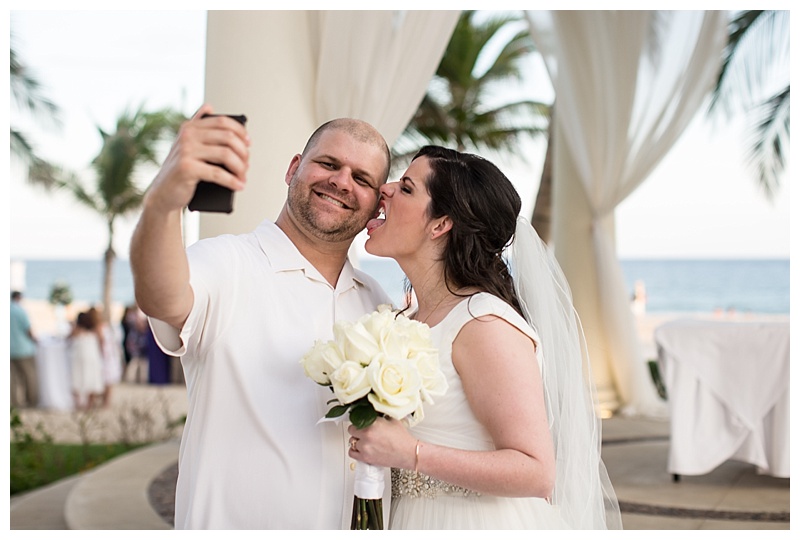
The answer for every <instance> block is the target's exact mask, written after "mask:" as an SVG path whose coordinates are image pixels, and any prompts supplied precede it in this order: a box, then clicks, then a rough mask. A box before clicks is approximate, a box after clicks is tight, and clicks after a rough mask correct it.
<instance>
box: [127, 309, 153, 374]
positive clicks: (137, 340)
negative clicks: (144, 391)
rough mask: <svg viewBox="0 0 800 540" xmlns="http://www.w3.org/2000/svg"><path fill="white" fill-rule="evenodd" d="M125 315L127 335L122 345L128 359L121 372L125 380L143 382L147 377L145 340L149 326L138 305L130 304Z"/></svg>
mask: <svg viewBox="0 0 800 540" xmlns="http://www.w3.org/2000/svg"><path fill="white" fill-rule="evenodd" d="M132 308H133V309H131V310H130V311H129V312H128V313H127V314H126V315H125V319H124V320H125V321H126V324H125V326H127V335H126V336H125V338H124V339H125V341H124V342H123V345H124V347H125V352H126V354H127V355H128V356H129V357H130V361H129V362H128V365H127V366H126V368H125V371H124V373H123V379H124V380H125V381H126V382H133V383H145V382H147V379H148V374H147V371H148V369H147V368H148V365H147V342H148V336H149V334H150V327H149V326H148V325H147V318H146V317H145V315H144V313H142V310H141V309H139V306H136V305H134V306H132Z"/></svg>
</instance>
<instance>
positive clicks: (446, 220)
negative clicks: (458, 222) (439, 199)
mask: <svg viewBox="0 0 800 540" xmlns="http://www.w3.org/2000/svg"><path fill="white" fill-rule="evenodd" d="M452 228H453V220H451V219H450V216H444V217H440V218H439V219H437V220H435V224H434V226H433V230H432V231H431V240H436V239H437V238H440V237H442V236H444V235H445V234H446V233H447V232H448V231H450V229H452Z"/></svg>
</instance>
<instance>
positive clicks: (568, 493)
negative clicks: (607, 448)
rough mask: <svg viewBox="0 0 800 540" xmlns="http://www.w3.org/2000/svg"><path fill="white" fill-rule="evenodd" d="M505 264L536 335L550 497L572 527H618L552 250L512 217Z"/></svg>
mask: <svg viewBox="0 0 800 540" xmlns="http://www.w3.org/2000/svg"><path fill="white" fill-rule="evenodd" d="M510 251H511V253H510V259H509V263H510V267H511V272H512V275H513V278H514V287H515V289H516V292H517V296H518V297H519V299H520V303H521V304H522V309H523V313H524V315H525V318H526V319H527V320H528V322H529V323H530V324H531V326H533V327H534V328H535V329H536V331H537V333H538V334H539V337H540V339H541V351H540V353H541V354H540V358H541V361H542V366H543V381H544V391H545V392H544V393H545V404H546V406H547V415H548V422H549V425H550V431H551V433H552V436H553V443H554V445H555V453H556V482H555V490H554V492H553V497H552V503H553V505H555V506H556V507H558V508H559V510H560V511H561V515H562V517H563V519H564V520H565V521H566V522H567V523H569V524H570V525H571V526H572V527H573V528H575V529H621V528H622V519H621V516H620V511H619V502H618V501H617V497H616V494H615V493H614V489H613V487H612V486H611V482H610V480H609V478H608V473H607V472H606V468H605V465H604V464H603V461H602V459H601V457H600V442H601V441H600V432H601V423H600V419H599V417H598V416H597V414H596V412H595V386H594V382H593V379H592V375H591V366H590V363H589V355H588V352H587V347H586V342H585V339H584V334H583V329H582V327H581V323H580V319H579V318H578V314H577V312H576V311H575V308H574V307H573V305H572V294H571V293H570V289H569V285H568V284H567V280H566V278H565V277H564V274H563V273H562V271H561V267H560V266H559V265H558V262H557V261H556V259H555V257H554V256H553V254H552V252H551V251H550V250H549V249H548V248H547V246H546V245H545V244H544V242H542V240H541V239H540V238H539V235H538V234H537V233H536V231H535V230H534V228H533V227H532V226H531V224H530V223H529V222H528V221H527V220H526V219H524V218H521V217H520V218H518V219H517V227H516V232H515V236H514V241H513V243H512V245H511V250H510Z"/></svg>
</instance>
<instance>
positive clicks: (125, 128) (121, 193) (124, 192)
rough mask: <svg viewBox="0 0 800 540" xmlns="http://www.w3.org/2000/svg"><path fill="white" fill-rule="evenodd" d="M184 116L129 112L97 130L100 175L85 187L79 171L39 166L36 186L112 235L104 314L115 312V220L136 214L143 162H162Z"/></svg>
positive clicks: (96, 166) (94, 163)
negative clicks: (65, 195) (66, 198)
mask: <svg viewBox="0 0 800 540" xmlns="http://www.w3.org/2000/svg"><path fill="white" fill-rule="evenodd" d="M184 120H185V116H183V115H182V114H180V113H177V112H175V111H173V110H171V109H163V110H160V111H156V112H145V111H144V110H143V107H140V108H139V109H138V110H137V111H135V112H132V113H131V112H129V111H125V112H124V113H123V114H122V115H121V116H120V117H119V118H118V119H117V125H116V130H115V131H114V132H113V133H106V132H105V131H104V130H103V129H102V128H100V127H99V126H98V130H99V131H100V135H101V136H102V139H103V146H102V148H101V150H100V153H99V154H98V155H97V157H96V158H95V159H94V160H93V161H92V168H93V169H94V171H95V173H96V179H95V181H94V184H93V185H91V186H87V185H86V183H85V182H84V181H83V180H82V179H81V178H80V177H78V176H77V175H76V174H75V173H72V172H68V171H63V170H61V169H59V168H57V167H54V166H52V165H50V164H47V163H37V164H35V165H34V166H33V167H32V168H31V173H30V174H31V176H32V177H33V178H34V180H36V181H37V182H38V183H42V184H45V185H47V184H50V185H52V186H54V187H56V188H58V189H61V190H66V191H68V192H69V193H71V194H72V196H73V197H74V199H75V200H76V201H77V202H79V203H80V204H82V205H84V206H86V207H88V208H90V209H91V210H94V211H95V212H97V213H98V214H99V215H101V216H102V217H103V219H104V220H105V223H106V228H107V231H108V247H107V248H106V251H105V255H104V263H105V266H104V273H103V306H104V309H103V313H104V316H105V318H106V319H107V320H108V319H109V317H110V314H111V311H110V310H111V290H112V278H113V268H114V260H115V259H116V253H115V252H114V247H113V246H114V222H115V220H116V219H117V218H118V217H120V216H123V215H125V214H129V213H131V212H133V211H135V210H137V209H138V208H139V207H140V206H141V204H142V198H143V197H144V191H143V190H142V189H141V188H140V187H139V186H138V184H137V181H136V180H137V173H138V172H139V171H140V168H141V166H143V165H145V164H155V165H158V164H159V154H160V152H159V151H160V150H161V148H162V146H161V143H162V142H164V141H165V140H166V139H167V138H171V137H172V136H174V134H175V133H176V132H177V130H178V128H179V126H180V124H181V122H183V121H184Z"/></svg>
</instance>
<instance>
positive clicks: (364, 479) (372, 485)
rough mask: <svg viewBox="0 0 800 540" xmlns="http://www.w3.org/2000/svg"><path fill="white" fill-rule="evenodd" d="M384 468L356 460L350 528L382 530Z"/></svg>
mask: <svg viewBox="0 0 800 540" xmlns="http://www.w3.org/2000/svg"><path fill="white" fill-rule="evenodd" d="M384 478H385V476H384V468H383V467H376V466H375V465H370V464H368V463H364V462H361V461H357V462H356V478H355V485H354V492H355V497H354V498H353V517H352V519H351V521H350V529H351V530H383V490H384V488H385V480H384Z"/></svg>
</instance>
